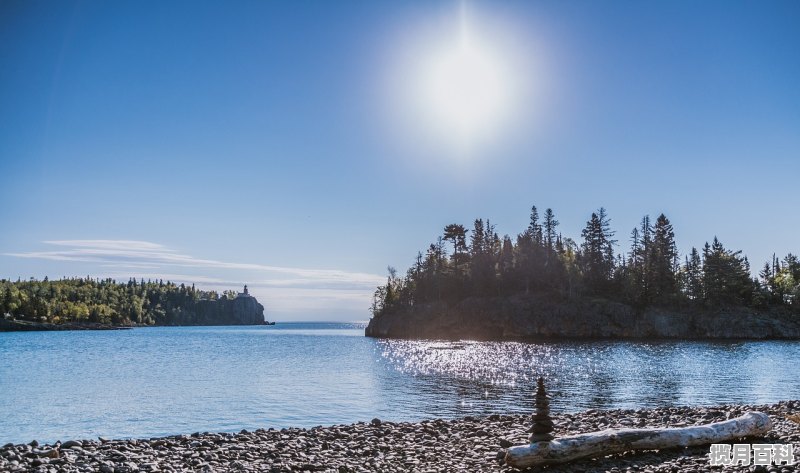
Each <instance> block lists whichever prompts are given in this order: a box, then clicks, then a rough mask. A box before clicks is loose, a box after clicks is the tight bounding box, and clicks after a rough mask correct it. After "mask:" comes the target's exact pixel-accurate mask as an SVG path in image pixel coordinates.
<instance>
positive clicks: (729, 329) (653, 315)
mask: <svg viewBox="0 0 800 473" xmlns="http://www.w3.org/2000/svg"><path fill="white" fill-rule="evenodd" d="M364 333H365V335H366V336H368V337H377V338H405V339H442V340H521V341H530V340H543V339H570V338H581V339H682V340H735V339H757V340H781V339H790V340H797V339H800V317H798V316H797V314H790V313H786V312H781V311H772V312H760V311H755V310H752V309H748V308H744V307H736V308H719V309H717V310H715V311H710V310H702V311H701V310H690V309H687V310H685V311H681V310H676V309H666V308H660V307H649V308H646V309H643V310H636V309H635V308H633V307H631V306H628V305H626V304H622V303H619V302H613V301H608V300H604V299H581V300H558V299H556V298H554V296H548V295H544V294H538V295H537V294H532V295H528V296H525V295H517V296H510V297H484V298H481V297H470V298H467V299H464V300H463V301H461V302H459V303H456V304H447V303H444V302H441V303H429V304H420V305H417V306H414V307H413V308H411V309H408V310H399V309H398V310H396V311H395V312H388V313H385V314H381V315H380V316H378V317H373V318H372V319H371V320H370V321H369V325H368V326H367V328H366V330H365V332H364Z"/></svg>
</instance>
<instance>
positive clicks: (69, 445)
mask: <svg viewBox="0 0 800 473" xmlns="http://www.w3.org/2000/svg"><path fill="white" fill-rule="evenodd" d="M72 447H83V442H79V441H77V440H67V441H66V442H64V443H62V444H61V448H64V449H66V448H72Z"/></svg>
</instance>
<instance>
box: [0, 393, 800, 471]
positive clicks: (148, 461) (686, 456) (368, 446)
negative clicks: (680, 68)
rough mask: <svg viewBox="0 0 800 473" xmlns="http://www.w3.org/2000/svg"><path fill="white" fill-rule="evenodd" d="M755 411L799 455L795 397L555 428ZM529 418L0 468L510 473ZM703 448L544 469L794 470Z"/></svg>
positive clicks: (176, 441) (123, 446) (221, 440)
mask: <svg viewBox="0 0 800 473" xmlns="http://www.w3.org/2000/svg"><path fill="white" fill-rule="evenodd" d="M750 410H757V411H761V412H765V413H767V414H769V415H770V417H771V419H772V422H773V430H772V431H770V432H769V433H768V434H767V435H766V436H765V437H764V438H763V439H748V440H747V441H746V443H780V444H789V443H791V444H793V445H794V454H795V462H796V463H799V462H800V424H798V423H797V420H800V417H795V419H796V420H790V419H788V418H787V416H796V415H798V414H800V400H793V401H782V402H779V403H778V404H773V405H758V406H749V405H726V406H715V407H669V408H666V407H665V408H658V409H637V410H630V409H628V410H619V409H617V410H595V409H591V410H588V411H585V412H581V413H577V414H553V420H554V421H555V431H554V432H553V433H554V435H556V436H557V437H558V436H563V435H569V434H577V433H586V432H592V431H596V430H603V429H606V428H629V427H668V426H673V427H679V426H686V425H697V424H706V423H710V422H715V421H720V420H725V419H727V418H730V417H737V416H739V415H741V414H743V413H745V412H746V411H750ZM530 422H531V421H530V416H521V415H515V416H507V415H491V416H488V417H464V418H462V419H455V420H444V419H435V420H426V421H422V422H391V421H389V420H385V419H377V418H375V419H372V421H370V422H369V423H365V422H359V423H357V424H351V425H335V426H329V427H321V426H320V427H313V428H311V429H299V428H290V429H281V430H274V429H269V430H264V429H259V430H256V431H253V432H248V431H246V430H242V431H241V432H239V433H237V434H234V433H208V432H206V433H199V432H197V433H194V434H191V435H178V436H172V437H164V438H152V439H133V440H107V439H99V440H68V441H64V442H63V443H62V442H56V443H55V444H53V445H39V444H38V442H36V441H35V440H34V441H32V442H30V443H28V444H17V445H14V444H7V445H4V446H2V447H0V471H10V472H17V471H36V472H52V473H56V472H90V471H93V472H95V471H100V472H103V473H133V472H155V471H162V472H177V471H199V472H211V471H268V472H290V471H322V472H335V473H350V472H369V471H379V472H395V471H415V472H448V471H468V472H484V471H485V472H511V471H515V470H512V469H511V468H509V467H507V466H505V465H503V462H502V458H503V455H504V453H505V448H508V447H509V446H511V445H519V444H525V443H527V438H528V435H529V434H528V433H527V430H528V428H529V427H530ZM707 455H708V447H691V448H675V449H669V450H656V451H647V452H628V453H624V454H619V455H611V456H607V457H604V458H598V459H589V460H584V461H579V462H574V463H571V464H568V465H561V466H551V467H546V468H542V469H538V470H535V471H543V472H565V473H566V472H570V473H572V472H575V473H580V472H586V473H589V472H599V473H629V472H642V473H677V472H680V473H689V472H696V473H700V472H707V471H724V472H726V473H727V472H745V471H746V472H764V473H790V472H795V471H798V472H800V468H798V467H797V466H796V465H795V466H785V465H780V466H768V467H755V466H737V467H730V466H728V467H713V468H712V467H710V466H709V465H708V456H707Z"/></svg>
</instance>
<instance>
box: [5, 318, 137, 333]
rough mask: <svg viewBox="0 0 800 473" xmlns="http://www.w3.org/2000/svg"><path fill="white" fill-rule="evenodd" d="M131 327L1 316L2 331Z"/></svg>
mask: <svg viewBox="0 0 800 473" xmlns="http://www.w3.org/2000/svg"><path fill="white" fill-rule="evenodd" d="M130 328H131V327H128V326H120V325H107V324H99V323H94V322H68V323H64V324H50V323H47V322H31V321H28V320H9V319H5V318H0V332H41V331H59V330H127V329H130Z"/></svg>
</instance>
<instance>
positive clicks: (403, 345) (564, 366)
mask: <svg viewBox="0 0 800 473" xmlns="http://www.w3.org/2000/svg"><path fill="white" fill-rule="evenodd" d="M363 329H364V326H363V325H356V324H279V325H276V326H272V327H266V326H259V327H159V328H141V329H134V330H124V331H81V332H28V333H21V332H18V333H0V444H2V443H5V442H22V441H26V442H27V441H30V440H32V439H37V440H39V441H40V442H42V441H47V442H53V441H55V440H58V439H61V440H66V439H70V438H93V437H97V436H103V437H111V438H125V437H153V436H163V435H171V434H180V433H192V432H195V431H201V432H202V431H210V432H221V431H238V430H240V429H243V428H246V429H250V430H252V429H256V428H268V427H287V426H301V427H311V426H315V425H327V424H338V423H352V422H358V421H369V420H370V419H372V418H373V417H379V418H381V419H384V420H394V421H399V420H420V419H425V418H433V417H457V416H464V415H485V414H490V413H511V412H514V413H520V412H530V410H531V407H532V403H533V402H532V391H533V389H534V384H535V378H536V377H537V376H539V375H543V376H545V377H546V379H547V384H548V387H549V389H550V391H551V395H552V396H553V400H552V405H551V407H552V409H553V410H554V411H577V410H583V409H587V408H618V407H620V408H638V407H650V406H663V405H700V404H719V403H772V402H776V401H778V400H782V399H798V398H800V383H798V382H797V368H798V366H800V342H730V343H705V342H648V343H644V342H558V343H537V344H524V343H511V342H428V341H403V340H395V341H386V340H375V339H369V338H365V337H364V336H363V335H364V330H363Z"/></svg>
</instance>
